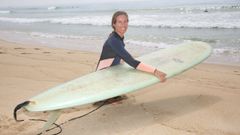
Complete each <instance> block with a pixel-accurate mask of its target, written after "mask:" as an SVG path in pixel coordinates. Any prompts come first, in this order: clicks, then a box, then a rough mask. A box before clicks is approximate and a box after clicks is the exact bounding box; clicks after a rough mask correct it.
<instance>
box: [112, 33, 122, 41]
mask: <svg viewBox="0 0 240 135" xmlns="http://www.w3.org/2000/svg"><path fill="white" fill-rule="evenodd" d="M113 35H114V36H115V37H117V38H119V39H121V40H122V41H123V40H124V37H121V36H119V35H118V33H117V32H116V31H113Z"/></svg>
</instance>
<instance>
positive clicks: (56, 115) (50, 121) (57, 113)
mask: <svg viewBox="0 0 240 135" xmlns="http://www.w3.org/2000/svg"><path fill="white" fill-rule="evenodd" d="M30 103H31V101H24V102H22V103H20V104H18V105H17V106H16V107H15V108H14V111H13V117H14V119H15V120H16V121H17V122H22V121H24V120H20V119H18V117H17V111H18V110H20V109H21V108H23V107H25V106H27V105H29V104H30ZM49 113H50V114H49V117H48V120H47V121H46V120H39V121H45V122H46V123H45V125H44V126H43V127H42V128H41V129H40V130H39V132H40V134H41V133H44V132H46V131H47V130H48V129H49V128H50V127H51V126H52V125H53V124H55V122H56V121H57V119H58V118H59V117H60V115H61V111H60V110H53V111H50V112H49ZM29 120H33V121H38V120H36V119H29Z"/></svg>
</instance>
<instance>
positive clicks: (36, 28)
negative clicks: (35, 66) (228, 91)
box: [0, 1, 240, 65]
mask: <svg viewBox="0 0 240 135" xmlns="http://www.w3.org/2000/svg"><path fill="white" fill-rule="evenodd" d="M117 10H124V11H126V12H128V14H129V28H128V31H127V33H126V35H125V43H126V47H127V49H128V50H129V52H131V53H132V54H133V55H134V56H139V55H143V54H146V53H149V52H153V51H155V50H158V49H164V48H168V47H174V46H176V45H178V44H180V43H184V42H190V41H203V42H207V43H209V44H210V45H211V46H212V47H213V53H212V55H211V56H210V57H209V58H208V59H207V61H206V62H208V63H217V64H228V65H240V3H239V2H238V1H232V2H208V3H190V4H188V3H177V4H176V3H175V4H166V3H159V2H152V3H149V2H148V3H146V2H145V3H144V2H139V3H138V5H136V3H134V2H129V3H124V4H119V3H118V4H116V3H108V4H77V5H61V6H46V7H21V8H0V39H3V40H7V41H11V42H17V43H23V44H29V45H36V46H47V47H54V48H65V49H72V50H83V51H90V52H98V53H100V52H101V48H102V45H103V44H104V41H105V40H106V39H107V37H108V35H109V34H110V33H111V32H112V28H111V17H112V14H113V13H114V12H115V11H117Z"/></svg>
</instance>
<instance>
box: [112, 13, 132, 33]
mask: <svg viewBox="0 0 240 135" xmlns="http://www.w3.org/2000/svg"><path fill="white" fill-rule="evenodd" d="M119 15H125V16H126V17H127V21H128V14H127V13H126V12H125V11H117V12H115V13H114V14H113V16H112V28H113V29H114V30H115V27H114V26H113V24H115V23H116V22H117V17H118V16H119Z"/></svg>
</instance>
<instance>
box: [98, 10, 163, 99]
mask: <svg viewBox="0 0 240 135" xmlns="http://www.w3.org/2000/svg"><path fill="white" fill-rule="evenodd" d="M112 28H113V29H114V31H113V32H112V33H111V34H110V35H109V37H108V39H107V41H106V42H105V43H104V45H103V49H102V53H101V56H100V60H99V62H98V65H97V69H96V70H101V69H104V68H107V67H111V66H115V65H118V64H120V61H121V60H123V61H125V62H126V63H127V64H129V65H130V66H132V67H133V68H135V69H137V70H140V71H143V72H147V73H150V74H153V75H155V76H156V77H158V78H159V79H160V81H161V82H164V81H165V80H166V78H165V77H166V74H165V73H163V72H161V71H159V70H158V69H156V68H154V67H152V66H150V65H147V64H144V63H143V62H140V61H138V60H135V59H134V58H133V57H132V56H131V55H130V54H129V53H128V51H127V50H126V49H125V48H124V47H125V44H124V41H123V40H124V34H125V33H126V31H127V29H128V14H127V13H126V12H124V11H117V12H115V13H114V14H113V17H112ZM118 98H119V97H117V99H118ZM112 99H113V98H112ZM115 99H116V97H115Z"/></svg>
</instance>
